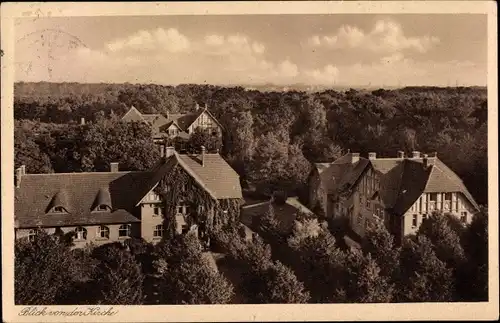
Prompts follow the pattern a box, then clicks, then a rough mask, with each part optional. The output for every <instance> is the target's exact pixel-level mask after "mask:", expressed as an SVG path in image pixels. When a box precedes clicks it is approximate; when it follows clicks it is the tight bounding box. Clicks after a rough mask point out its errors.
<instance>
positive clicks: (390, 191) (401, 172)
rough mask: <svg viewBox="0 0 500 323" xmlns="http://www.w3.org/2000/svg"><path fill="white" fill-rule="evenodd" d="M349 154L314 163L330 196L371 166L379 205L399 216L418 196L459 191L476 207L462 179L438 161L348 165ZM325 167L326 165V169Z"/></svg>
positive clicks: (382, 160) (389, 160)
mask: <svg viewBox="0 0 500 323" xmlns="http://www.w3.org/2000/svg"><path fill="white" fill-rule="evenodd" d="M351 160H352V155H351V154H350V153H348V154H346V155H344V156H342V157H340V158H339V159H337V160H336V161H334V162H333V163H330V164H325V163H321V164H316V169H317V170H318V173H319V175H320V179H321V181H322V183H323V186H324V187H326V188H327V190H328V193H329V194H331V195H336V194H340V193H342V192H343V191H346V190H347V189H349V188H350V187H353V185H355V184H356V182H357V180H358V179H359V178H360V176H361V174H363V172H364V171H365V170H367V169H368V168H370V167H372V168H373V170H374V171H376V172H377V173H378V174H379V175H380V190H379V191H378V194H379V196H380V198H381V200H382V202H383V204H384V205H385V206H386V207H387V208H390V209H392V210H393V211H394V212H395V213H396V214H403V213H404V212H406V210H408V208H410V207H411V206H412V205H413V203H414V202H415V201H416V200H417V199H418V197H419V196H420V195H421V194H422V193H433V192H443V193H445V192H460V193H462V194H464V196H465V197H466V198H467V200H469V202H470V203H471V204H472V205H473V206H474V207H475V208H476V209H478V208H479V206H478V205H477V203H476V202H475V201H474V198H473V197H472V195H471V194H470V192H469V191H468V190H467V188H466V187H465V185H464V184H463V182H462V180H461V179H460V178H459V177H458V176H457V175H456V174H455V173H454V172H453V171H452V170H451V169H450V168H449V167H448V166H446V165H445V164H444V163H443V162H442V161H441V160H439V158H437V157H428V161H429V167H428V168H425V167H424V165H423V158H377V159H373V160H369V159H366V158H362V157H360V158H359V161H357V162H355V163H352V162H351ZM328 165H329V166H328Z"/></svg>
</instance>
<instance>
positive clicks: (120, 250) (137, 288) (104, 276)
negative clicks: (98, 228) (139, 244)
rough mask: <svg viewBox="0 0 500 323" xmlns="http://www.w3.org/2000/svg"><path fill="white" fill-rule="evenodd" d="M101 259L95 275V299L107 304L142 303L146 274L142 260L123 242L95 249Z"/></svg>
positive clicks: (96, 255) (94, 252)
mask: <svg viewBox="0 0 500 323" xmlns="http://www.w3.org/2000/svg"><path fill="white" fill-rule="evenodd" d="M92 256H93V257H94V258H95V259H97V260H98V261H99V264H98V265H97V269H96V271H95V273H94V275H93V284H92V285H93V287H94V290H95V291H96V295H95V297H96V299H95V301H96V302H97V303H98V304H106V305H140V304H142V303H143V294H142V283H143V281H144V274H143V273H142V271H141V266H140V264H139V263H138V262H137V261H136V259H135V258H134V256H133V255H132V254H131V253H130V252H129V251H128V250H127V248H126V247H125V246H123V245H122V244H121V243H110V244H106V245H103V246H100V247H97V248H95V249H94V250H93V252H92Z"/></svg>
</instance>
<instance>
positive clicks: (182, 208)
mask: <svg viewBox="0 0 500 323" xmlns="http://www.w3.org/2000/svg"><path fill="white" fill-rule="evenodd" d="M177 214H183V215H187V214H189V206H188V205H177Z"/></svg>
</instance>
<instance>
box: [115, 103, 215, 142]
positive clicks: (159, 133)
mask: <svg viewBox="0 0 500 323" xmlns="http://www.w3.org/2000/svg"><path fill="white" fill-rule="evenodd" d="M122 120H123V121H128V122H145V123H146V124H148V125H150V126H151V130H152V132H153V139H154V141H155V142H156V143H158V144H164V143H165V139H166V138H170V139H172V138H180V139H184V140H187V139H189V137H190V136H191V134H193V133H194V132H195V131H197V130H200V129H203V130H207V131H209V132H210V133H211V134H212V135H217V136H222V130H223V127H222V125H221V124H220V123H219V122H218V121H217V119H216V118H215V117H214V115H213V114H212V113H211V112H210V110H209V109H208V108H207V106H205V107H204V108H201V107H200V106H199V105H198V104H196V107H195V111H194V112H192V113H185V114H180V113H179V114H174V113H169V114H167V115H166V116H163V115H162V114H143V113H141V112H140V111H139V110H137V109H136V108H135V107H133V106H132V107H131V108H130V110H129V111H128V112H127V113H126V114H125V115H124V116H123V117H122Z"/></svg>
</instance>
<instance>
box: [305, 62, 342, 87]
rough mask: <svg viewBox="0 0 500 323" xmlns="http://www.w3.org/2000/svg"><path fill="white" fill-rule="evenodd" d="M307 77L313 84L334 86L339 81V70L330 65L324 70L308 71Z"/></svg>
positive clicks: (306, 72)
mask: <svg viewBox="0 0 500 323" xmlns="http://www.w3.org/2000/svg"><path fill="white" fill-rule="evenodd" d="M305 75H306V76H307V77H308V79H309V82H310V83H312V84H321V85H333V84H335V82H336V81H337V80H338V77H339V69H338V68H337V67H336V66H333V65H331V64H328V65H326V66H325V67H323V69H312V70H306V71H305Z"/></svg>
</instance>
